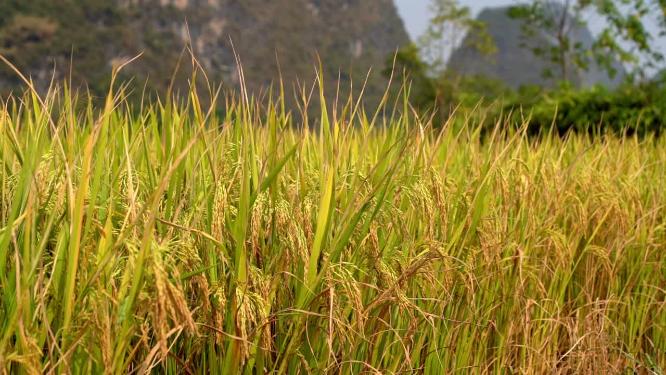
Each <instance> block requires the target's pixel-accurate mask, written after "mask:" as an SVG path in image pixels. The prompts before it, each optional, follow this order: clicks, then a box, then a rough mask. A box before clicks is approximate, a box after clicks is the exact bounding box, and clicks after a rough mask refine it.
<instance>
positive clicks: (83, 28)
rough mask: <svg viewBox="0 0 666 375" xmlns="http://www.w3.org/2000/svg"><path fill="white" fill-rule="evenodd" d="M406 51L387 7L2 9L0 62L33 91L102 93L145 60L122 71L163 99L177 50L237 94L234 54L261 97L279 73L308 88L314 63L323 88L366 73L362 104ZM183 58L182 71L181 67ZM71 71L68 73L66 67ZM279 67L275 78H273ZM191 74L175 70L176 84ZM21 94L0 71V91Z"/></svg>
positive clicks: (373, 2)
mask: <svg viewBox="0 0 666 375" xmlns="http://www.w3.org/2000/svg"><path fill="white" fill-rule="evenodd" d="M408 42H409V38H408V36H407V33H406V31H405V29H404V26H403V24H402V21H401V19H400V17H399V16H398V13H397V11H396V9H395V6H394V4H393V2H392V0H270V1H267V0H2V1H1V2H0V53H1V54H3V55H4V56H6V57H7V58H9V60H10V61H12V62H13V63H15V64H16V66H17V67H18V68H19V69H20V70H21V71H22V72H24V73H26V74H27V75H29V76H31V77H32V78H33V79H34V80H35V81H36V83H37V85H38V87H40V88H42V89H44V88H45V87H47V85H48V83H49V81H50V79H51V76H52V74H53V73H54V72H55V76H56V80H59V79H64V78H66V77H68V76H69V73H70V65H72V68H71V74H72V79H73V82H74V84H76V85H80V84H84V83H85V84H86V85H87V86H88V87H89V88H90V89H91V91H92V92H94V93H98V94H99V93H103V92H104V89H105V87H106V85H107V84H108V82H109V73H110V71H111V68H112V66H114V65H117V64H121V63H123V62H125V61H127V60H128V59H130V58H132V57H134V56H136V55H138V54H139V53H143V55H142V56H141V57H140V58H139V59H138V60H137V61H136V62H133V63H132V64H131V65H129V66H128V68H127V70H125V76H126V77H134V78H135V79H136V81H137V82H140V85H137V86H139V87H142V86H143V83H144V81H146V80H147V82H148V84H149V87H150V88H152V89H154V90H156V91H158V92H164V91H165V90H166V88H167V87H168V86H169V82H170V81H171V77H172V73H173V72H174V69H175V67H176V66H177V64H178V60H179V57H180V56H181V53H182V51H183V48H184V47H185V46H186V45H188V43H190V44H191V46H192V49H193V50H194V52H195V55H196V57H197V59H198V61H199V63H200V64H201V65H202V66H203V68H204V69H205V71H206V73H207V75H208V78H209V79H210V80H211V81H213V82H222V83H223V85H226V87H238V86H239V76H238V74H237V73H236V68H235V67H236V64H235V57H234V50H235V51H236V52H237V54H238V55H239V57H240V59H241V61H242V66H243V70H244V73H245V79H246V83H247V86H248V88H249V89H250V91H252V92H254V93H258V92H260V91H261V90H264V89H265V88H266V87H268V86H269V85H270V84H271V83H273V82H275V81H276V79H277V78H278V77H279V74H278V71H280V72H281V74H282V77H283V79H284V81H285V82H286V83H287V84H291V85H293V84H295V82H297V80H304V81H305V82H311V80H312V79H313V77H314V70H315V67H316V65H317V56H319V57H320V59H321V62H322V64H323V68H324V74H325V75H326V76H328V79H327V81H328V82H329V85H332V82H333V81H334V80H335V79H337V77H338V75H339V76H340V78H341V85H342V86H343V87H344V86H345V85H347V86H348V85H349V81H350V80H353V81H354V82H355V83H356V85H357V86H360V85H361V83H362V82H363V80H364V79H365V76H366V75H367V73H368V71H369V70H370V69H371V68H373V70H374V71H375V72H376V73H375V74H374V75H373V76H372V78H371V79H370V81H369V83H368V88H367V91H368V95H369V96H378V95H379V93H381V91H382V90H383V89H384V85H385V84H386V82H385V81H384V78H382V77H381V74H380V71H381V68H382V67H383V65H384V62H385V60H386V58H387V56H390V55H391V54H392V53H393V52H394V51H395V50H396V49H397V48H398V47H399V46H402V45H404V44H406V43H408ZM190 61H191V60H190V59H189V56H185V58H184V59H182V62H183V63H182V64H181V65H180V66H185V67H187V65H189V63H190ZM70 62H71V63H72V64H70ZM278 67H279V69H278ZM190 72H191V70H188V69H180V73H179V74H178V75H177V76H178V79H177V82H179V83H180V85H184V84H185V83H186V82H187V78H189V77H190ZM19 85H20V81H19V80H18V78H17V77H16V75H15V74H14V73H13V72H11V71H10V70H9V69H8V68H7V67H6V66H2V67H0V92H5V93H6V92H8V91H9V90H13V89H15V88H17V87H18V86H19Z"/></svg>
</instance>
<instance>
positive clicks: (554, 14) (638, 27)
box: [509, 0, 666, 82]
mask: <svg viewBox="0 0 666 375" xmlns="http://www.w3.org/2000/svg"><path fill="white" fill-rule="evenodd" d="M663 6H664V4H663V2H662V1H659V0H648V1H646V0H628V1H615V0H603V1H591V0H564V1H555V0H531V1H528V2H526V3H524V4H519V5H515V6H513V7H512V8H511V9H510V11H509V15H510V16H511V17H513V18H517V19H521V20H523V21H524V23H523V25H524V27H523V29H524V30H523V31H524V34H525V38H526V40H527V41H526V42H525V46H526V47H528V48H530V49H531V50H532V51H533V53H534V54H536V55H537V56H539V57H541V58H543V59H544V60H545V61H547V62H549V63H553V64H554V65H555V66H557V67H559V69H560V71H559V72H557V73H555V72H552V71H549V70H547V71H546V72H544V74H545V75H547V76H549V77H557V78H558V79H559V80H564V81H569V82H571V81H572V76H573V74H575V73H576V71H578V70H582V71H587V70H588V69H589V68H590V66H591V63H592V62H595V63H596V64H597V65H598V66H600V67H602V68H603V69H605V70H606V71H607V72H608V73H609V75H610V76H611V77H613V76H615V74H617V67H616V66H615V64H614V61H620V62H621V63H623V64H632V65H633V66H634V67H635V68H641V69H644V68H646V67H654V64H655V63H658V62H661V61H663V56H662V55H661V54H660V53H659V51H658V50H656V49H654V46H653V45H652V43H651V41H652V39H653V38H654V35H651V34H650V32H649V31H648V30H647V29H646V27H645V22H646V21H648V19H649V18H650V17H652V16H654V15H655V14H657V15H660V14H661V16H658V17H662V18H663V19H665V20H666V12H663V10H664V8H663ZM655 11H656V13H655ZM586 13H587V14H590V13H592V14H596V15H598V16H600V17H601V18H602V19H603V20H604V21H605V27H604V29H603V30H602V32H601V33H600V34H599V35H597V36H596V37H595V38H594V41H593V43H592V45H590V46H587V45H583V44H582V43H578V42H575V39H574V38H573V37H572V35H571V34H572V32H573V31H574V30H575V28H576V27H581V26H586V24H587V21H586V20H585V17H584V16H583V15H584V14H586ZM664 30H666V29H663V30H662V32H663V31H664ZM660 34H661V32H660ZM536 35H546V36H547V37H548V39H547V40H552V41H553V42H552V43H549V44H546V45H543V43H536V44H530V43H529V40H531V39H534V37H535V36H536Z"/></svg>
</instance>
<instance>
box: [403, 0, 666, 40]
mask: <svg viewBox="0 0 666 375" xmlns="http://www.w3.org/2000/svg"><path fill="white" fill-rule="evenodd" d="M518 2H519V0H461V1H460V3H461V4H463V5H467V6H469V7H470V8H471V9H472V11H473V12H474V14H476V13H478V12H479V11H480V10H481V9H483V8H485V7H488V6H500V5H511V4H516V3H518ZM395 3H396V5H397V7H398V11H399V12H400V15H401V16H402V18H403V19H404V20H405V26H406V27H407V31H408V32H409V34H410V35H411V37H412V40H413V39H415V38H417V37H418V36H419V35H421V34H422V33H423V31H425V29H426V27H427V26H428V19H429V14H428V4H430V0H395ZM654 25H656V22H655V23H654V24H653V25H652V26H653V27H652V28H653V29H656V27H654ZM650 26H651V25H648V27H650ZM600 28H601V25H600V23H599V22H594V21H590V29H591V30H592V32H595V31H597V30H599V29H600ZM654 43H655V44H656V45H658V46H659V49H660V50H661V51H662V53H666V37H661V38H658V39H656V40H655V41H654Z"/></svg>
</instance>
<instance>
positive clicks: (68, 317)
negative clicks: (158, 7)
mask: <svg viewBox="0 0 666 375" xmlns="http://www.w3.org/2000/svg"><path fill="white" fill-rule="evenodd" d="M125 92H126V91H125V90H124V89H123V87H122V86H121V87H119V88H117V89H116V90H111V91H110V93H109V96H108V98H107V99H106V101H103V102H101V103H93V102H91V101H90V100H86V99H82V96H77V95H75V94H73V93H71V92H69V91H68V90H67V89H66V88H65V89H57V88H54V89H52V90H51V91H50V92H49V93H48V95H45V96H42V97H39V96H38V95H37V94H35V93H32V92H30V91H28V92H27V93H25V94H23V95H17V96H15V97H13V98H8V99H6V100H4V101H2V102H1V103H0V104H1V105H0V160H1V164H2V165H1V166H0V295H1V298H0V373H7V374H9V373H12V374H14V373H16V374H37V373H74V374H90V373H108V374H116V373H133V374H134V373H135V374H143V373H167V374H206V373H211V374H222V373H244V374H263V373H277V374H309V373H312V374H322V373H331V374H349V373H353V374H360V373H368V374H411V373H417V374H445V373H479V374H486V373H488V374H490V373H492V374H504V373H524V374H545V373H556V374H583V373H626V374H663V372H664V369H666V141H665V140H664V139H663V138H660V139H655V138H650V137H647V138H642V139H639V138H616V137H612V136H608V137H591V136H588V135H575V134H572V135H569V136H567V137H558V136H554V135H550V134H543V135H542V136H541V137H539V138H534V137H528V136H527V135H526V133H525V132H524V131H522V130H521V126H520V124H506V123H503V122H501V121H500V122H498V124H497V126H496V127H495V128H494V130H491V131H487V130H484V129H483V128H482V127H481V126H480V125H479V124H476V123H475V122H474V120H471V117H464V116H463V115H462V114H461V115H457V116H453V117H452V118H451V119H450V120H449V121H448V122H447V123H445V124H432V123H429V122H428V121H427V118H425V117H419V116H417V115H415V114H413V113H414V112H412V111H411V110H410V109H409V106H408V104H407V101H406V100H404V99H402V100H399V101H397V102H395V103H388V102H385V103H384V106H383V108H382V110H381V111H379V112H377V113H376V114H374V113H367V111H363V110H362V105H361V104H360V103H361V101H360V100H357V98H350V99H349V100H347V101H344V100H333V98H326V97H324V94H323V92H324V91H323V90H318V89H315V95H314V97H317V98H318V99H319V100H317V102H321V103H326V105H325V106H323V107H322V109H323V110H321V111H320V112H321V118H317V119H315V120H316V121H315V122H317V123H318V124H319V126H317V127H314V128H311V127H304V126H302V125H303V119H302V117H303V116H306V115H304V113H308V111H306V110H303V111H301V112H300V113H298V112H294V111H288V110H286V109H285V106H284V101H283V100H282V99H281V97H279V96H278V97H276V98H272V99H270V98H268V99H264V100H255V99H252V98H250V97H249V96H248V95H246V94H245V95H240V96H237V97H224V98H222V97H216V96H215V95H212V96H213V97H214V99H213V100H212V103H211V101H209V100H204V99H202V98H201V97H199V96H198V95H197V94H196V91H195V90H192V92H190V93H188V94H187V95H186V96H185V97H181V98H180V99H178V100H176V99H173V100H163V101H157V100H156V101H150V102H144V103H143V104H142V105H141V106H138V107H137V106H131V105H130V103H129V101H127V100H126V99H125V96H124V94H125ZM309 98H310V96H308V95H303V97H302V98H301V99H302V103H301V104H302V106H303V108H306V107H308V106H310V107H311V106H312V105H314V104H313V103H314V102H315V101H314V100H310V99H309ZM309 101H310V102H309ZM336 104H337V105H336ZM465 119H468V121H466V120H465ZM308 121H309V122H312V121H313V119H309V120H308ZM508 125H514V126H508ZM508 128H512V129H518V130H507V129H508Z"/></svg>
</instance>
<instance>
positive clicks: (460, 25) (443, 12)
mask: <svg viewBox="0 0 666 375" xmlns="http://www.w3.org/2000/svg"><path fill="white" fill-rule="evenodd" d="M430 12H431V14H432V16H431V18H430V22H429V24H428V29H427V30H426V32H425V34H424V35H422V36H421V37H420V38H419V50H420V54H421V56H422V58H423V59H424V60H425V61H427V62H428V65H429V67H430V72H429V73H430V74H431V75H441V74H444V73H445V71H446V60H447V59H448V57H449V56H450V55H451V53H452V52H453V49H454V48H455V47H456V46H457V44H459V43H460V42H462V41H463V37H464V36H465V35H466V34H471V35H474V36H475V37H474V38H472V39H469V41H468V42H469V43H470V46H469V47H470V48H473V49H475V50H478V51H480V52H481V53H482V54H483V55H492V54H493V53H494V52H495V50H496V47H495V45H494V43H493V41H492V38H491V37H490V35H488V33H487V32H486V27H485V24H484V23H483V22H479V21H478V20H476V19H474V18H473V17H472V15H471V12H470V9H469V7H467V6H461V5H460V4H459V2H458V0H432V1H431V4H430Z"/></svg>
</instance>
